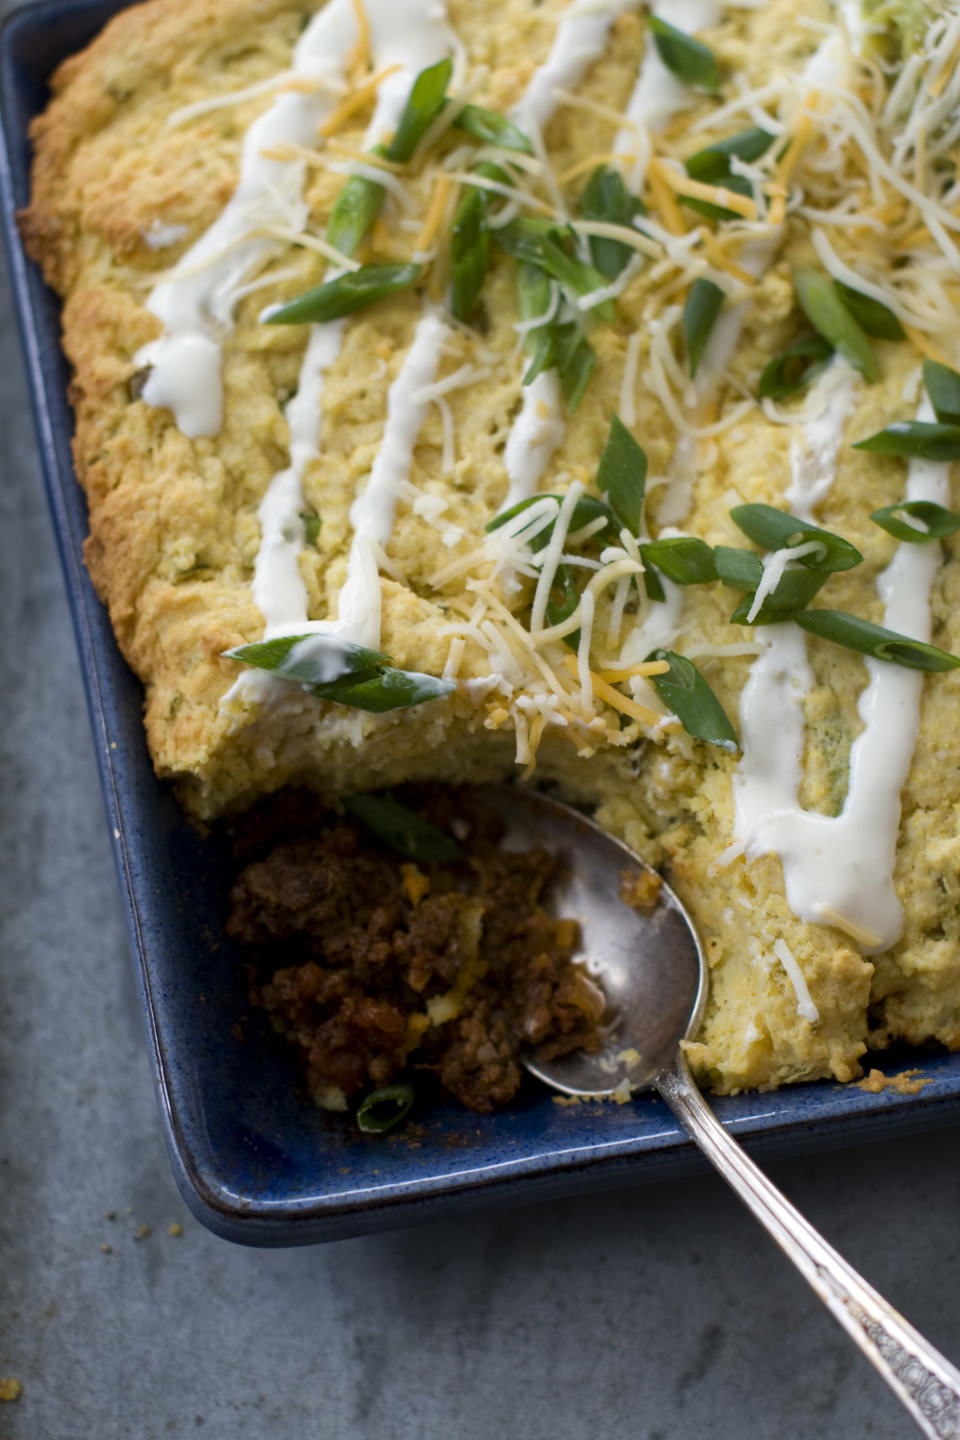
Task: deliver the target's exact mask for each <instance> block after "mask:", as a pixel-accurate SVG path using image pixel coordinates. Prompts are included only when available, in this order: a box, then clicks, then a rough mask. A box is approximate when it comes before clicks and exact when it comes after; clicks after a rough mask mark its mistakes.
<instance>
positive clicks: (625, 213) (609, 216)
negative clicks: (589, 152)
mask: <svg viewBox="0 0 960 1440" xmlns="http://www.w3.org/2000/svg"><path fill="white" fill-rule="evenodd" d="M645 209H646V207H645V206H644V203H643V201H642V200H641V199H640V197H639V196H638V195H632V194H631V193H630V191H629V190H628V189H627V187H626V185H625V184H624V183H623V176H622V175H621V174H620V171H619V170H614V169H613V168H612V167H610V166H607V165H600V166H598V168H597V169H596V170H594V172H593V174H592V175H591V176H590V179H589V180H588V181H587V183H586V185H585V186H584V188H583V190H582V191H581V194H580V214H581V215H583V216H584V218H585V219H587V220H603V221H605V222H606V223H607V224H608V225H625V226H627V227H628V228H629V227H630V225H631V224H632V223H633V217H634V216H635V215H642V214H644V212H645ZM589 244H590V258H591V259H592V260H593V263H594V265H595V266H596V268H597V269H598V270H599V271H600V273H601V275H604V276H605V277H606V278H607V279H608V280H615V279H616V278H617V276H618V275H619V274H620V272H621V271H622V270H623V269H625V267H626V266H627V265H628V264H629V262H630V261H631V259H632V258H633V256H634V255H635V254H636V253H637V252H636V251H635V250H633V249H632V248H631V247H630V246H629V245H624V244H623V242H622V241H620V240H608V239H606V238H604V237H603V236H601V235H591V236H590V240H589Z"/></svg>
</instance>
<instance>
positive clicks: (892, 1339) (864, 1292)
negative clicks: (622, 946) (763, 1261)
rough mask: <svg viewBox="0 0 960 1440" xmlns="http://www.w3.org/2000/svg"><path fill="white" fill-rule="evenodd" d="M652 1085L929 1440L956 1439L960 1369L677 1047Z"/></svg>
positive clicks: (959, 1432)
mask: <svg viewBox="0 0 960 1440" xmlns="http://www.w3.org/2000/svg"><path fill="white" fill-rule="evenodd" d="M656 1086H657V1089H658V1090H659V1092H660V1094H661V1095H662V1096H663V1098H664V1100H665V1101H666V1102H667V1104H668V1105H669V1106H670V1109H671V1110H672V1111H673V1113H674V1114H675V1115H676V1117H677V1119H678V1120H679V1121H680V1123H681V1124H682V1125H683V1126H684V1128H685V1129H686V1130H687V1131H688V1132H689V1133H690V1135H691V1136H692V1137H693V1139H694V1140H695V1141H696V1142H697V1144H698V1145H699V1146H700V1148H701V1150H703V1151H704V1153H705V1154H706V1155H707V1156H708V1158H709V1159H710V1160H711V1161H712V1162H713V1164H714V1165H715V1166H716V1168H717V1170H719V1172H720V1174H721V1175H722V1176H723V1178H724V1179H725V1180H726V1181H727V1184H728V1185H730V1186H731V1187H732V1188H733V1189H734V1190H735V1191H736V1192H737V1194H738V1195H739V1196H740V1199H741V1200H742V1201H743V1202H744V1204H745V1205H747V1206H748V1207H749V1209H750V1210H752V1211H753V1213H754V1215H755V1216H756V1217H757V1219H758V1220H759V1221H760V1222H761V1224H762V1225H764V1226H765V1227H766V1229H767V1230H768V1231H769V1233H770V1234H771V1235H772V1237H773V1239H774V1240H775V1241H776V1242H777V1244H778V1245H779V1246H780V1248H781V1249H782V1250H783V1251H785V1253H786V1254H787V1255H789V1257H790V1259H791V1260H792V1261H793V1263H794V1264H795V1265H796V1267H797V1269H798V1270H799V1271H800V1273H801V1274H802V1275H804V1276H805V1277H806V1279H807V1280H808V1281H809V1282H810V1284H811V1285H812V1287H813V1289H814V1290H815V1291H816V1292H817V1294H818V1295H819V1296H820V1299H821V1300H822V1301H823V1303H824V1304H825V1305H826V1307H827V1309H828V1310H829V1311H830V1312H831V1314H833V1315H834V1316H835V1317H836V1319H837V1320H839V1322H840V1324H841V1325H843V1327H844V1328H845V1329H846V1330H847V1332H848V1333H849V1334H850V1335H851V1336H852V1337H853V1339H854V1340H855V1341H856V1342H857V1344H858V1345H859V1346H860V1348H861V1350H862V1351H863V1352H864V1354H865V1355H866V1356H867V1358H868V1359H869V1360H870V1361H871V1363H872V1364H873V1365H874V1366H875V1367H876V1368H877V1370H879V1372H880V1374H881V1375H882V1376H883V1378H884V1379H885V1380H886V1382H887V1384H888V1385H889V1386H890V1388H891V1389H892V1390H893V1391H894V1393H895V1394H896V1395H897V1396H898V1397H899V1398H900V1400H901V1401H902V1403H903V1404H904V1406H905V1407H906V1408H907V1410H908V1411H909V1412H910V1414H911V1415H912V1416H913V1418H914V1420H915V1421H916V1422H917V1424H918V1425H919V1427H920V1429H921V1430H922V1431H923V1433H924V1435H927V1436H929V1437H930V1440H960V1371H958V1370H957V1369H956V1368H955V1367H954V1366H953V1365H951V1364H950V1362H949V1360H947V1359H945V1358H944V1356H943V1355H941V1354H940V1352H939V1351H938V1350H936V1349H934V1347H933V1346H932V1345H931V1344H930V1343H929V1341H927V1340H925V1339H924V1338H923V1336H922V1335H921V1334H920V1333H919V1332H918V1331H917V1330H915V1329H914V1328H913V1326H912V1325H910V1324H909V1323H908V1322H907V1321H906V1320H904V1318H903V1316H902V1315H901V1314H899V1312H898V1311H896V1310H894V1308H893V1306H892V1305H889V1304H888V1303H887V1301H886V1300H884V1298H883V1296H882V1295H878V1294H877V1292H876V1290H874V1289H873V1287H872V1286H870V1285H868V1284H867V1282H866V1281H865V1280H864V1279H863V1277H862V1276H861V1275H858V1274H857V1272H856V1270H854V1268H853V1266H852V1265H848V1264H847V1262H846V1260H844V1258H843V1256H842V1255H838V1254H837V1252H836V1250H834V1249H833V1247H832V1246H831V1245H828V1244H827V1242H826V1240H824V1238H823V1236H822V1235H820V1234H819V1232H818V1231H816V1230H815V1229H814V1228H813V1226H812V1225H811V1224H810V1223H809V1221H807V1220H805V1219H804V1218H803V1216H802V1215H801V1214H800V1213H799V1211H797V1210H795V1209H794V1207H793V1206H792V1205H791V1204H790V1202H789V1200H787V1198H786V1197H785V1196H784V1195H781V1193H780V1191H779V1190H778V1189H777V1187H776V1186H775V1185H774V1184H772V1183H771V1181H769V1180H768V1179H767V1177H766V1175H764V1173H763V1171H762V1170H760V1169H758V1168H757V1166H756V1165H755V1164H754V1163H753V1161H752V1160H751V1159H750V1157H749V1156H748V1155H747V1154H746V1153H745V1152H744V1151H743V1150H741V1148H740V1146H739V1145H738V1144H737V1142H736V1141H735V1140H734V1139H733V1138H732V1137H731V1136H730V1135H729V1134H728V1133H727V1131H726V1130H724V1128H723V1126H722V1125H721V1124H720V1122H719V1120H718V1119H717V1118H716V1116H715V1115H714V1113H713V1111H712V1110H711V1109H710V1107H709V1106H708V1105H707V1104H706V1102H705V1101H704V1099H703V1097H702V1095H701V1094H700V1091H699V1090H698V1089H697V1087H696V1085H695V1083H694V1080H693V1077H692V1075H691V1074H690V1071H689V1068H688V1066H687V1062H686V1060H685V1059H684V1057H683V1054H682V1052H681V1051H680V1050H679V1049H678V1051H677V1053H676V1056H675V1058H674V1059H673V1060H672V1061H671V1063H670V1064H669V1065H668V1066H667V1067H666V1068H665V1069H664V1070H662V1071H661V1073H660V1074H659V1075H658V1076H657V1080H656Z"/></svg>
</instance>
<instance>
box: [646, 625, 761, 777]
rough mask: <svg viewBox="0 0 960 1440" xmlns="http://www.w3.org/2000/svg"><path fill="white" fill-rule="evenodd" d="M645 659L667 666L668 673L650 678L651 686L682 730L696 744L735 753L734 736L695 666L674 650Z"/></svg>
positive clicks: (736, 741) (735, 742) (734, 731)
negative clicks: (707, 743)
mask: <svg viewBox="0 0 960 1440" xmlns="http://www.w3.org/2000/svg"><path fill="white" fill-rule="evenodd" d="M647 659H648V660H666V661H667V662H668V664H669V666H670V669H669V670H668V671H667V673H666V674H665V675H651V677H650V684H651V685H652V686H653V688H654V689H655V690H656V692H657V694H658V695H659V696H660V699H661V700H662V701H663V703H664V704H665V705H666V706H668V708H669V709H670V710H672V711H673V713H674V715H676V717H677V719H678V720H679V721H680V724H681V725H682V726H683V728H684V730H686V731H687V732H688V733H689V734H690V735H692V736H693V737H694V738H695V739H697V740H706V741H708V742H709V743H710V744H711V745H719V746H720V748H721V749H722V750H729V751H730V752H734V751H736V749H737V748H738V745H739V741H738V739H737V732H736V730H734V728H733V726H732V725H731V723H730V720H729V717H728V716H727V712H726V711H725V710H724V708H723V706H722V705H721V704H720V701H719V700H718V699H717V697H716V695H714V693H713V691H712V690H711V689H710V686H709V685H708V684H707V682H706V680H705V679H704V678H703V676H702V675H701V673H700V671H699V670H698V669H697V667H696V665H694V664H693V663H692V662H691V661H690V660H687V659H685V658H684V656H683V655H678V654H677V653H676V651H675V650H652V651H651V652H650V654H649V655H648V656H647Z"/></svg>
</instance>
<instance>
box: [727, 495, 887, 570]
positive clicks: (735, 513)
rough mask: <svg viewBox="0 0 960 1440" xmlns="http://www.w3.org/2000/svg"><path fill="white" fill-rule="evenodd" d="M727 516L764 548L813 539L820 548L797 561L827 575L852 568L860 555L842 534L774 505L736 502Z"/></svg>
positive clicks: (774, 547) (782, 548) (801, 542)
mask: <svg viewBox="0 0 960 1440" xmlns="http://www.w3.org/2000/svg"><path fill="white" fill-rule="evenodd" d="M730 518H731V520H732V521H733V523H734V524H735V525H736V526H737V527H738V529H740V530H742V531H743V533H744V535H746V536H747V538H748V539H749V540H752V541H753V542H754V544H755V545H762V546H763V548H764V550H784V549H787V548H792V547H793V546H794V545H804V544H806V543H807V542H808V541H811V540H815V541H816V542H817V544H818V545H819V546H820V547H821V548H820V549H819V550H816V551H812V552H811V553H810V554H809V555H798V556H797V561H798V563H799V564H800V565H803V566H805V567H806V568H807V569H808V570H819V571H821V572H822V573H823V574H828V575H829V574H831V573H832V572H833V571H835V570H852V569H853V567H854V566H855V565H859V564H860V562H861V560H862V559H863V556H862V555H861V554H860V551H859V550H858V549H857V548H856V546H854V545H851V544H850V541H849V540H844V539H843V537H842V535H834V534H833V532H832V531H830V530H821V529H820V528H819V527H818V526H816V525H811V524H810V522H809V521H808V520H798V519H797V517H796V515H789V514H788V513H787V512H786V511H785V510H777V509H776V508H775V506H773V505H735V506H734V507H733V509H732V510H731V511H730Z"/></svg>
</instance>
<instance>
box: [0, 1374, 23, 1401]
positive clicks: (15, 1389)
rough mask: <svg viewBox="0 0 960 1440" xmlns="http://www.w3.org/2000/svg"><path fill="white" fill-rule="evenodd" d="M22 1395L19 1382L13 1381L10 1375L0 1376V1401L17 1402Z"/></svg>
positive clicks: (21, 1387)
mask: <svg viewBox="0 0 960 1440" xmlns="http://www.w3.org/2000/svg"><path fill="white" fill-rule="evenodd" d="M22 1394H23V1386H22V1385H21V1384H20V1381H19V1380H15V1379H14V1377H13V1376H12V1375H0V1401H4V1402H6V1403H10V1402H11V1401H13V1400H19V1399H20V1396H21V1395H22Z"/></svg>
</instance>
